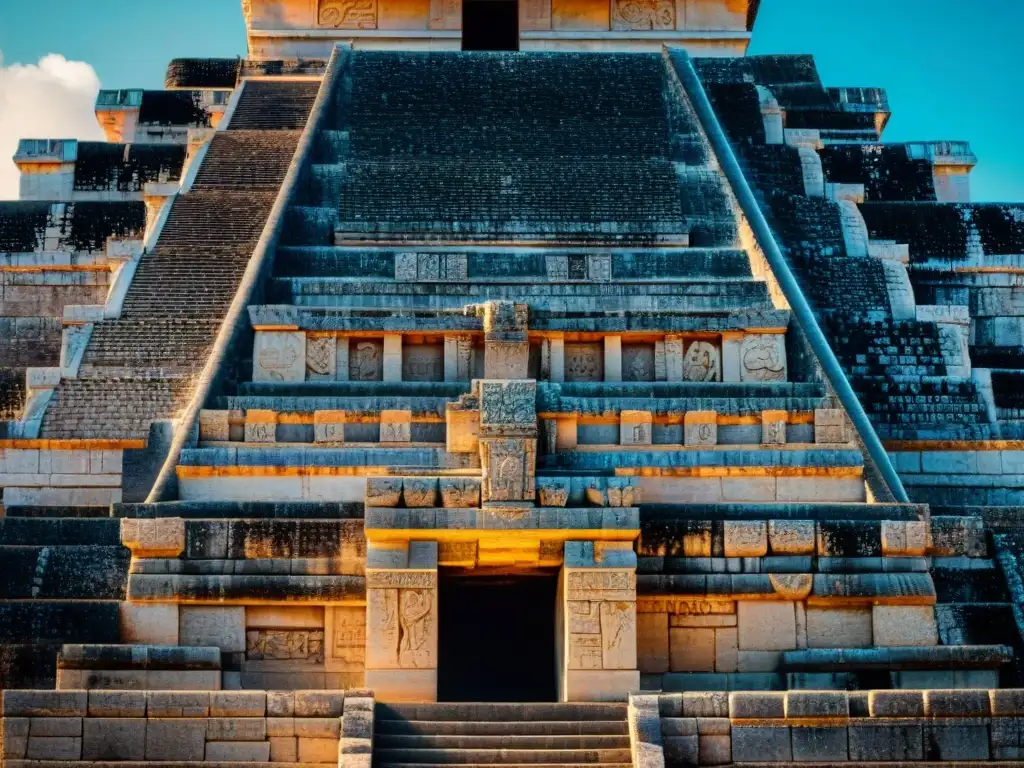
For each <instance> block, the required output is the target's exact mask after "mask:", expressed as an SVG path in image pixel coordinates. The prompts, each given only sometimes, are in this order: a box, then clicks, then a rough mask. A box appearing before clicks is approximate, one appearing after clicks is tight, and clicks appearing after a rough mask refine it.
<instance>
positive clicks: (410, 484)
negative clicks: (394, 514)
mask: <svg viewBox="0 0 1024 768" xmlns="http://www.w3.org/2000/svg"><path fill="white" fill-rule="evenodd" d="M402 501H404V502H405V506H406V507H409V508H410V509H415V508H422V507H436V506H437V501H438V499H437V478H436V477H403V478H402Z"/></svg>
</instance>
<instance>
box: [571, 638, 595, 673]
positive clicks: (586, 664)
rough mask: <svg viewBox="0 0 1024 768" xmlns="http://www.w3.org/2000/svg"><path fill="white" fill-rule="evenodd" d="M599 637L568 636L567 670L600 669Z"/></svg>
mask: <svg viewBox="0 0 1024 768" xmlns="http://www.w3.org/2000/svg"><path fill="white" fill-rule="evenodd" d="M602 655H603V654H602V653H601V635H584V634H570V635H569V669H601V657H602Z"/></svg>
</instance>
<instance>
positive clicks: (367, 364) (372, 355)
mask: <svg viewBox="0 0 1024 768" xmlns="http://www.w3.org/2000/svg"><path fill="white" fill-rule="evenodd" d="M348 378H349V380H350V381H381V380H382V379H383V378H384V344H383V342H381V341H376V340H374V341H368V340H367V341H353V342H352V344H351V346H350V347H349V357H348Z"/></svg>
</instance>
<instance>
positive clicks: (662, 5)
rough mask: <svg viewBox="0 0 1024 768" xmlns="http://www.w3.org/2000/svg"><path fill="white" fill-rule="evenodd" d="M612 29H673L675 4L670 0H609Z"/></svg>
mask: <svg viewBox="0 0 1024 768" xmlns="http://www.w3.org/2000/svg"><path fill="white" fill-rule="evenodd" d="M611 2H612V8H611V12H612V14H611V15H612V29H617V30H619V29H621V30H653V29H674V28H675V25H676V6H675V3H674V2H672V0H611Z"/></svg>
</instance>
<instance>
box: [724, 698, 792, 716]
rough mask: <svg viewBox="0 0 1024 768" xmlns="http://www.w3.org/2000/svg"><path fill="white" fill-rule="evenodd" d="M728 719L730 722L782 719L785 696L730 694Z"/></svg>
mask: <svg viewBox="0 0 1024 768" xmlns="http://www.w3.org/2000/svg"><path fill="white" fill-rule="evenodd" d="M728 700H729V717H730V718H731V719H732V720H765V719H782V718H784V717H785V716H786V694H785V693H782V692H773V691H764V692H762V691H740V692H736V693H730V694H729V695H728Z"/></svg>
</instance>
